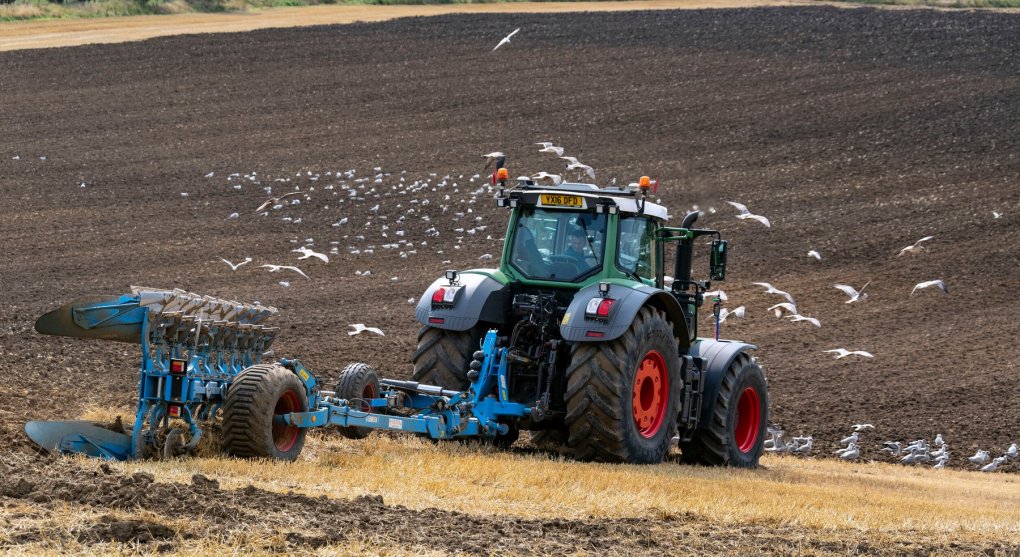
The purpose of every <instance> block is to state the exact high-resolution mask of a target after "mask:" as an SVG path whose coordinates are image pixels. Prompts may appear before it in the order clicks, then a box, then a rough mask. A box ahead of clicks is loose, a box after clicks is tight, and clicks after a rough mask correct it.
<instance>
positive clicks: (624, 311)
mask: <svg viewBox="0 0 1020 557" xmlns="http://www.w3.org/2000/svg"><path fill="white" fill-rule="evenodd" d="M599 296H600V295H599V285H598V283H595V284H591V285H588V286H587V287H585V288H582V289H581V290H579V291H578V292H577V294H574V299H573V300H571V302H570V306H569V307H568V308H567V313H566V314H564V315H563V320H562V321H561V322H560V334H561V335H562V336H563V339H564V340H568V341H571V342H600V341H608V340H613V339H616V338H619V337H620V336H621V335H623V333H624V332H626V331H627V329H628V328H630V325H631V323H633V322H634V318H635V317H636V316H637V314H638V311H640V310H641V308H642V307H643V306H645V305H646V304H650V305H652V306H655V307H656V308H658V309H661V310H663V311H665V312H666V316H667V317H668V318H669V320H670V322H671V323H672V324H673V335H674V336H676V337H677V338H678V339H679V341H680V344H679V347H680V351H681V352H683V351H686V350H687V348H689V347H690V345H691V338H690V334H689V333H688V331H687V321H686V320H685V319H684V313H683V309H681V307H680V302H678V301H677V300H676V298H675V297H673V295H672V294H670V293H669V292H666V291H665V290H659V289H658V288H653V287H651V286H648V285H646V284H640V285H639V284H612V285H610V287H609V294H608V296H609V297H610V298H613V299H614V300H616V301H615V302H614V303H613V307H612V309H611V310H610V313H609V320H608V321H597V320H594V319H587V318H585V316H584V309H585V306H587V305H588V301H589V300H591V299H592V298H598V297H599Z"/></svg>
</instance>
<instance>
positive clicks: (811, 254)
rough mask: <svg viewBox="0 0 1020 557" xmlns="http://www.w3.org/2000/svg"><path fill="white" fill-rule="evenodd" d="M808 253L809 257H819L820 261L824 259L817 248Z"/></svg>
mask: <svg viewBox="0 0 1020 557" xmlns="http://www.w3.org/2000/svg"><path fill="white" fill-rule="evenodd" d="M807 255H808V257H814V258H815V259H817V260H819V261H821V260H822V254H820V253H818V252H817V251H815V250H811V251H809V252H807Z"/></svg>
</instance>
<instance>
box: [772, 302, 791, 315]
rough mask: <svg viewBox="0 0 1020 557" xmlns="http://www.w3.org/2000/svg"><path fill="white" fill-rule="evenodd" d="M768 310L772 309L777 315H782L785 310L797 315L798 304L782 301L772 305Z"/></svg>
mask: <svg viewBox="0 0 1020 557" xmlns="http://www.w3.org/2000/svg"><path fill="white" fill-rule="evenodd" d="M766 311H771V312H772V313H775V314H776V317H782V316H783V312H786V313H789V314H790V315H797V306H796V305H794V304H791V303H790V302H782V303H779V304H776V305H774V306H772V307H770V308H769V309H768V310H766Z"/></svg>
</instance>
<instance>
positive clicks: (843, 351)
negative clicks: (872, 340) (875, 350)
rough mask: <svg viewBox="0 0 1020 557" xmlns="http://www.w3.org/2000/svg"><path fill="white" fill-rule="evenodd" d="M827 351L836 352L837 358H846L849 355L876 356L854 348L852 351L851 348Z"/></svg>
mask: <svg viewBox="0 0 1020 557" xmlns="http://www.w3.org/2000/svg"><path fill="white" fill-rule="evenodd" d="M826 352H829V353H835V354H836V359H837V360H838V359H840V358H845V357H847V356H864V357H865V358H874V357H875V356H874V355H872V354H871V353H870V352H865V351H864V350H853V351H850V350H847V349H846V348H836V349H834V350H826Z"/></svg>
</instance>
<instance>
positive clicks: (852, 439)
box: [839, 431, 860, 445]
mask: <svg viewBox="0 0 1020 557" xmlns="http://www.w3.org/2000/svg"><path fill="white" fill-rule="evenodd" d="M859 439H860V434H859V433H857V432H856V431H855V432H853V433H851V434H850V435H849V436H848V437H844V438H842V439H840V440H839V444H840V445H853V444H855V443H857V441H858V440H859Z"/></svg>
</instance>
